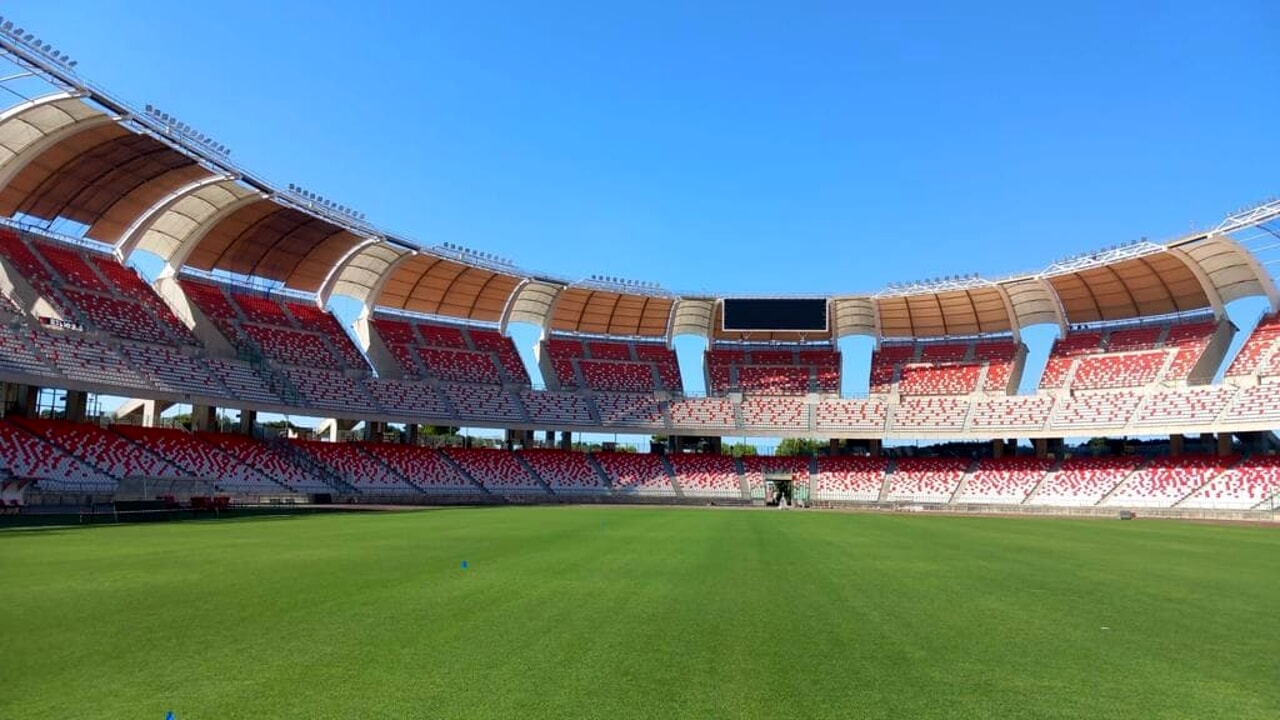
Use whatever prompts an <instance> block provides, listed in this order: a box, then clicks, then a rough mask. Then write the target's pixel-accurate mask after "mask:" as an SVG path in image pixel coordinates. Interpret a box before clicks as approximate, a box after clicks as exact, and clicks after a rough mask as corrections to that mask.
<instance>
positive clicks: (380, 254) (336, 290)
mask: <svg viewBox="0 0 1280 720" xmlns="http://www.w3.org/2000/svg"><path fill="white" fill-rule="evenodd" d="M411 252H413V251H412V250H409V249H408V248H404V247H400V246H398V245H393V244H391V243H388V242H376V243H372V244H369V245H366V246H365V247H363V248H360V249H359V250H358V251H357V252H355V253H354V254H352V255H351V256H350V257H348V258H347V261H346V262H345V263H343V264H342V267H341V268H338V270H337V274H336V275H335V276H334V278H333V286H332V288H331V289H330V290H329V294H330V295H343V296H346V297H349V298H353V299H355V300H358V301H359V302H361V303H363V304H365V305H370V302H369V301H370V300H371V299H373V298H372V296H373V294H374V293H376V292H377V290H378V287H379V285H380V284H381V282H382V279H383V278H384V277H386V274H387V272H388V271H389V270H390V269H391V268H392V267H393V266H394V265H395V264H396V263H397V262H399V261H400V259H401V258H403V257H404V256H405V255H407V254H409V253H411ZM326 299H327V298H326ZM370 310H372V308H370Z"/></svg>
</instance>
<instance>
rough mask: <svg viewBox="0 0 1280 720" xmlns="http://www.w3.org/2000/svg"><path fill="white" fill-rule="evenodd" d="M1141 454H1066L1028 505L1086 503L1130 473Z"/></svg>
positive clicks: (1109, 490)
mask: <svg viewBox="0 0 1280 720" xmlns="http://www.w3.org/2000/svg"><path fill="white" fill-rule="evenodd" d="M1141 463H1142V460H1141V459H1140V458H1131V457H1123V458H1068V459H1066V460H1064V461H1062V467H1061V468H1060V469H1059V470H1058V471H1057V472H1051V473H1049V474H1048V475H1047V476H1045V479H1044V481H1043V482H1041V483H1040V487H1039V488H1038V489H1037V490H1036V491H1035V493H1034V494H1033V495H1032V496H1031V497H1030V498H1029V499H1028V500H1027V504H1028V505H1062V506H1071V507H1087V506H1090V505H1097V504H1098V501H1099V500H1101V499H1102V498H1103V497H1105V496H1106V494H1107V493H1109V492H1111V491H1112V490H1113V489H1114V488H1115V487H1116V486H1117V485H1119V484H1120V483H1121V482H1123V481H1124V479H1125V478H1127V477H1129V475H1130V474H1132V473H1133V471H1134V470H1136V469H1137V468H1138V465H1140V464H1141Z"/></svg>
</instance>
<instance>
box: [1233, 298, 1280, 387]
mask: <svg viewBox="0 0 1280 720" xmlns="http://www.w3.org/2000/svg"><path fill="white" fill-rule="evenodd" d="M1277 348H1280V315H1278V314H1276V313H1268V314H1266V315H1263V316H1262V317H1261V318H1260V319H1259V320H1258V324H1257V325H1256V326H1255V327H1254V328H1253V332H1251V333H1249V338H1248V339H1247V340H1245V343H1244V345H1243V346H1242V347H1241V348H1240V352H1238V353H1236V356H1235V358H1234V359H1233V360H1232V361H1231V365H1230V366H1228V367H1227V372H1226V376H1227V377H1243V376H1246V375H1255V374H1256V375H1261V376H1273V375H1280V357H1277V355H1280V353H1277V352H1276V350H1277Z"/></svg>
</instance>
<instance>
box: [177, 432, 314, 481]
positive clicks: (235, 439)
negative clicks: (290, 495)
mask: <svg viewBox="0 0 1280 720" xmlns="http://www.w3.org/2000/svg"><path fill="white" fill-rule="evenodd" d="M195 436H196V438H198V439H199V440H201V441H203V442H204V443H206V444H208V445H211V446H213V447H215V448H217V449H219V450H221V451H222V452H224V453H226V454H227V455H230V456H232V457H234V458H235V459H236V460H237V461H239V462H240V463H242V464H244V465H245V466H248V467H251V468H253V469H255V470H257V471H258V472H259V473H261V474H262V475H263V476H265V477H267V478H270V479H272V480H274V481H276V482H278V483H280V484H282V485H284V486H285V487H287V488H289V489H290V490H294V491H296V492H299V493H324V492H330V491H331V490H333V488H331V487H330V486H329V485H327V484H325V482H324V481H322V480H320V479H318V478H316V477H314V476H313V475H312V474H311V473H310V472H308V471H307V470H305V469H304V468H302V467H300V466H299V465H297V464H296V463H294V462H293V461H292V460H291V459H289V457H288V455H287V454H285V453H281V452H276V451H275V450H273V449H272V448H271V447H270V446H269V445H267V444H265V443H263V442H261V441H259V440H255V439H253V438H251V437H248V436H246V435H239V434H236V433H219V432H197V433H195Z"/></svg>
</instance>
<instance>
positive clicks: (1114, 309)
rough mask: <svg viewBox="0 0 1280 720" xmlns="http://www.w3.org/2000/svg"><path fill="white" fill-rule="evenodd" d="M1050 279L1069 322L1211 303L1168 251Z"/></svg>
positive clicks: (1158, 312) (1174, 310) (1164, 312)
mask: <svg viewBox="0 0 1280 720" xmlns="http://www.w3.org/2000/svg"><path fill="white" fill-rule="evenodd" d="M1047 280H1048V281H1049V284H1050V285H1052V286H1053V289H1054V291H1055V292H1056V293H1057V294H1058V297H1059V298H1060V299H1061V301H1062V309H1063V312H1064V313H1065V315H1066V320H1067V322H1069V323H1091V322H1100V321H1104V320H1129V319H1132V318H1138V317H1143V316H1152V315H1168V314H1172V313H1179V312H1188V311H1191V310H1201V309H1204V308H1208V307H1210V306H1211V303H1210V302H1209V296H1208V295H1207V294H1206V293H1205V289H1204V286H1203V285H1201V284H1200V280H1199V279H1198V278H1197V277H1196V275H1195V273H1194V272H1192V270H1191V268H1189V267H1187V265H1186V263H1185V262H1183V261H1182V260H1180V259H1179V258H1178V257H1176V256H1175V255H1173V254H1171V253H1168V252H1156V253H1152V254H1149V255H1143V256H1140V257H1135V258H1130V259H1127V260H1121V261H1119V262H1115V263H1110V264H1106V265H1098V266H1094V267H1089V268H1085V269H1082V270H1078V271H1076V272H1072V273H1066V274H1062V275H1053V276H1050V277H1048V278H1047Z"/></svg>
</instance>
